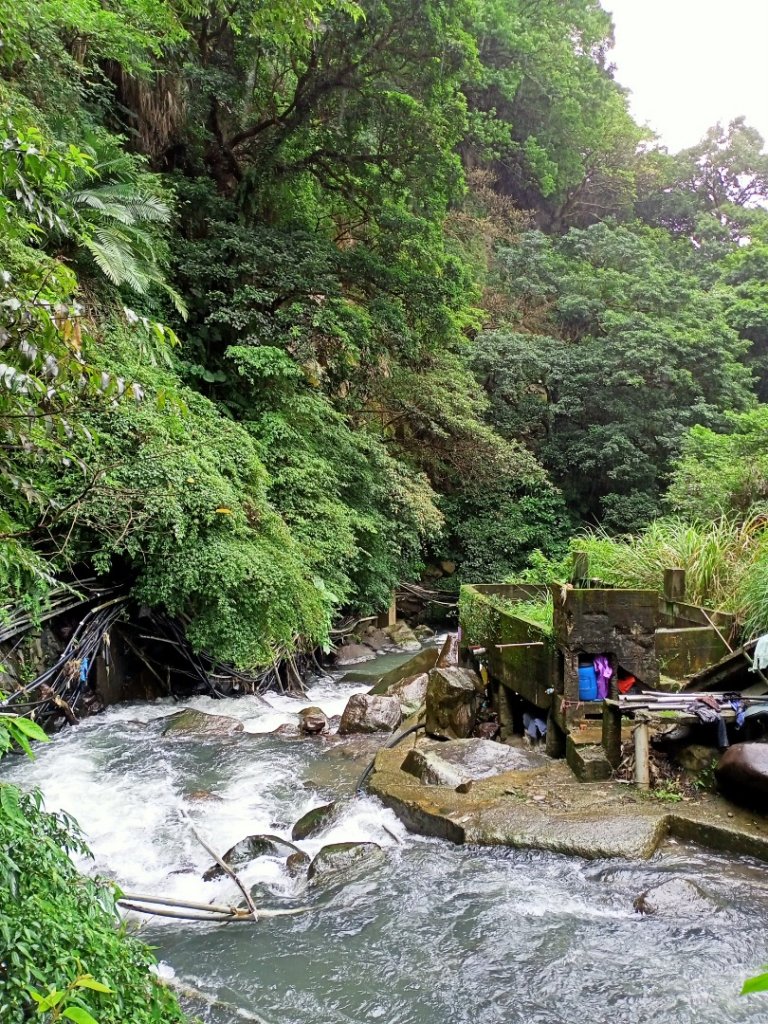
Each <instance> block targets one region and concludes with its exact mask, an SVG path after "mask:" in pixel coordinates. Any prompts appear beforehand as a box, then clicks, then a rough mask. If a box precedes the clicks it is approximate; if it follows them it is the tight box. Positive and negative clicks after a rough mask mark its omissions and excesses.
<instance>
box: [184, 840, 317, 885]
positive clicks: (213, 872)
mask: <svg viewBox="0 0 768 1024" xmlns="http://www.w3.org/2000/svg"><path fill="white" fill-rule="evenodd" d="M295 853H301V850H299V849H297V847H295V846H294V845H293V843H289V842H288V840H287V839H281V838H280V836H270V835H258V836H246V837H245V839H241V840H240V842H239V843H235V845H234V846H233V847H231V849H229V850H227V852H226V853H225V854H224V856H223V857H222V858H221V859H222V860H223V861H224V863H225V864H228V865H229V866H230V867H233V868H234V867H237V866H238V864H248V863H249V862H250V861H252V860H256V858H257V857H290V856H291V855H292V854H295ZM223 874H225V871H224V868H223V867H222V866H221V865H220V864H213V865H212V866H211V867H209V868H208V870H207V871H206V872H205V874H204V875H203V881H205V882H210V881H211V879H213V878H219V877H221V875H223Z"/></svg>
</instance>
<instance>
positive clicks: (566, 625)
mask: <svg viewBox="0 0 768 1024" xmlns="http://www.w3.org/2000/svg"><path fill="white" fill-rule="evenodd" d="M552 596H553V600H554V605H555V613H554V634H555V639H556V641H557V643H558V644H559V645H560V646H561V647H563V648H566V649H568V650H569V651H573V652H579V653H583V654H587V655H597V654H608V655H610V656H612V658H613V659H615V664H614V668H616V667H617V665H621V666H622V668H624V669H626V671H627V672H629V673H631V674H632V675H633V676H635V677H636V678H637V679H640V680H641V681H642V682H643V683H645V685H646V686H655V685H656V684H657V683H658V680H659V669H658V663H657V661H656V647H655V639H654V634H655V631H656V626H657V619H658V611H659V597H658V594H657V593H656V592H655V591H653V590H598V589H588V590H578V589H575V588H573V587H558V586H554V585H553V587H552ZM569 684H570V685H569ZM564 692H565V696H566V697H568V698H569V699H570V700H578V696H579V691H578V673H576V676H575V679H570V678H569V677H568V673H567V672H566V679H565V689H564Z"/></svg>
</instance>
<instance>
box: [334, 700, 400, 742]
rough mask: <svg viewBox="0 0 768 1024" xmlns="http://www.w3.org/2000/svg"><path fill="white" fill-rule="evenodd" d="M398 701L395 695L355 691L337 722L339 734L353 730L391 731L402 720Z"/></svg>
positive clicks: (353, 731)
mask: <svg viewBox="0 0 768 1024" xmlns="http://www.w3.org/2000/svg"><path fill="white" fill-rule="evenodd" d="M402 717H403V713H402V711H401V710H400V701H399V700H398V699H397V698H396V697H377V696H372V695H371V694H368V693H355V694H353V695H352V696H351V697H350V698H349V701H348V702H347V706H346V707H345V708H344V713H343V715H342V716H341V722H340V723H339V735H340V736H347V735H349V734H350V733H355V732H392V730H393V729H396V728H397V727H398V725H400V722H401V720H402Z"/></svg>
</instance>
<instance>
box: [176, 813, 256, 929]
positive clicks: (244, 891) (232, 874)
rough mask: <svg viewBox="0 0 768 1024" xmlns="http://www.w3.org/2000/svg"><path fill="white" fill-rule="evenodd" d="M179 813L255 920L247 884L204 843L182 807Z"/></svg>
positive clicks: (254, 911)
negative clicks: (237, 891) (236, 889)
mask: <svg viewBox="0 0 768 1024" xmlns="http://www.w3.org/2000/svg"><path fill="white" fill-rule="evenodd" d="M179 814H180V815H181V818H182V821H183V822H184V823H185V824H186V826H187V828H188V829H189V830H190V832H191V833H192V835H193V836H194V837H195V839H196V840H197V841H198V843H200V845H201V846H202V848H203V849H204V850H205V852H206V853H207V854H210V856H211V857H213V859H214V860H215V861H216V863H217V864H218V865H219V867H220V868H221V869H222V871H224V872H225V874H227V875H229V877H230V878H231V879H232V881H233V882H234V883H235V885H236V886H237V888H238V889H239V890H240V892H241V893H242V894H243V897H244V898H245V905H246V906H247V907H248V910H249V911H250V913H251V917H252V918H253V920H254V921H255V920H256V919H257V916H258V911H257V909H256V904H255V903H254V902H253V899H252V898H251V894H250V892H249V891H248V886H247V885H245V884H244V883H243V882H242V881H241V880H240V878H239V877H238V876H237V874H236V873H235V871H234V870H233V869H232V867H231V866H230V865H229V864H227V862H226V861H225V860H223V859H222V858H221V857H220V856H219V855H218V853H216V851H215V850H214V849H212V848H211V847H210V846H209V845H208V843H206V841H205V840H204V839H203V837H202V836H201V835H200V833H199V832H198V831H197V829H196V828H195V826H194V824H193V823H192V819H191V818H190V816H189V815H188V814H187V812H186V811H185V810H184V809H183V808H179Z"/></svg>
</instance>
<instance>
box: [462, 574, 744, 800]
mask: <svg viewBox="0 0 768 1024" xmlns="http://www.w3.org/2000/svg"><path fill="white" fill-rule="evenodd" d="M586 572H587V567H586V561H585V559H584V557H581V558H579V557H578V556H577V557H576V559H575V560H574V577H575V580H574V582H573V583H567V584H564V585H559V584H555V585H552V586H551V587H549V588H544V587H532V586H522V585H517V584H510V585H499V584H492V585H475V586H465V587H463V588H462V591H461V599H460V604H459V610H460V615H459V618H460V626H461V645H462V648H461V650H462V659H463V661H464V663H470V662H471V661H473V660H476V661H480V662H482V663H483V664H484V665H485V667H486V669H487V672H488V675H489V685H490V689H491V693H492V696H493V699H494V701H495V704H496V706H497V710H498V715H499V721H500V724H501V733H502V739H504V738H506V737H508V736H509V735H510V734H512V733H513V732H520V731H522V715H523V713H524V711H526V710H527V711H528V712H529V713H532V714H538V715H539V716H540V717H545V718H546V719H547V753H548V754H550V755H551V756H553V757H562V756H565V757H567V759H568V763H569V764H570V766H571V768H572V769H573V771H574V773H575V774H576V776H577V777H578V778H579V779H581V780H582V781H598V780H600V779H607V778H608V777H609V776H610V775H611V773H612V771H613V768H615V767H616V765H617V763H618V758H619V752H620V749H621V717H620V715H619V716H618V717H617V716H615V715H606V716H605V723H604V722H603V701H583V700H581V699H580V697H579V667H580V666H581V665H585V664H591V663H592V661H593V659H594V658H595V657H597V656H599V655H603V656H605V657H606V658H607V659H608V661H609V663H610V665H611V667H612V668H613V677H612V682H611V691H610V693H609V697H611V698H614V699H615V698H616V697H617V695H618V693H617V688H616V683H617V680H618V678H620V677H623V676H634V677H635V679H636V680H637V682H638V683H640V684H642V685H643V686H645V687H647V688H651V689H662V690H670V691H676V690H681V689H683V687H684V686H685V685H686V682H687V681H688V679H689V678H690V677H691V676H693V675H694V674H695V673H697V672H699V671H701V670H702V669H703V668H705V667H706V666H707V665H711V664H712V663H713V662H716V661H718V660H719V659H720V658H722V657H723V656H724V655H725V654H726V653H727V652H728V647H727V645H726V643H725V640H724V639H723V635H721V634H725V635H727V634H728V632H729V631H730V629H731V626H732V625H733V620H732V617H731V616H730V615H726V614H724V613H721V612H716V611H708V610H706V609H703V608H699V607H696V606H695V605H690V604H687V603H686V602H685V600H684V598H685V573H684V572H683V570H681V569H670V570H668V571H667V573H666V574H665V581H664V582H665V592H664V594H658V593H656V592H655V591H651V590H627V589H619V588H613V587H607V586H606V585H605V584H603V583H602V582H600V581H597V580H589V579H585V578H581V575H582V574H586ZM547 601H551V603H552V628H551V630H550V629H548V628H546V627H545V626H543V625H542V624H541V623H538V622H535V621H533V620H532V619H530V618H527V617H526V616H525V615H524V614H521V613H520V610H519V609H517V608H515V605H516V604H519V603H520V602H526V603H530V602H541V603H542V604H544V603H545V602H547Z"/></svg>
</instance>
